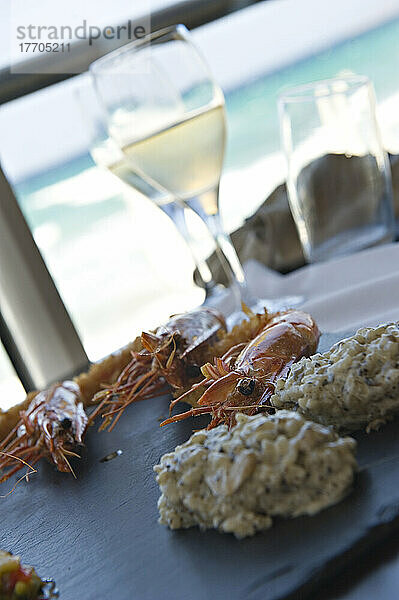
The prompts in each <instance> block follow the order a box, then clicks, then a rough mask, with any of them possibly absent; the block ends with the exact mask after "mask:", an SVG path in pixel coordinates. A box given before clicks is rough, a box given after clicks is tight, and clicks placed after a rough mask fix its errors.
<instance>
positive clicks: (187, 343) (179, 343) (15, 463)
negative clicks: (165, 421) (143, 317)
mask: <svg viewBox="0 0 399 600" xmlns="http://www.w3.org/2000/svg"><path fill="white" fill-rule="evenodd" d="M224 327H225V323H224V319H223V317H222V316H221V315H220V314H219V313H217V312H216V311H213V310H211V309H196V310H195V311H192V312H191V313H187V314H185V315H180V316H179V315H177V316H175V317H172V318H171V319H170V320H169V321H168V323H167V324H166V325H164V326H161V327H159V328H158V329H157V331H156V335H153V334H142V336H141V337H140V338H136V340H135V341H134V342H132V343H131V344H130V345H129V346H128V347H127V348H126V349H123V350H122V351H120V352H118V353H116V354H114V355H111V356H110V357H107V358H106V359H105V360H104V361H102V362H101V363H100V364H94V365H92V366H91V367H90V369H89V371H88V372H87V373H82V374H80V375H78V376H77V377H76V378H75V380H74V381H64V382H62V383H56V384H54V385H53V386H51V387H49V388H48V389H47V390H44V391H41V392H39V393H32V394H29V395H28V397H27V399H26V401H25V402H24V403H23V404H22V405H19V406H17V407H13V408H12V409H11V411H10V417H11V419H10V422H11V423H12V424H11V427H10V429H9V430H8V431H7V432H5V431H4V425H5V424H4V416H5V415H4V414H3V415H1V416H2V419H3V422H1V423H0V430H2V434H3V436H4V439H3V441H1V442H0V471H2V470H6V472H5V474H4V475H3V476H2V477H0V483H2V482H4V481H6V480H7V479H8V478H9V477H11V475H13V474H14V473H16V472H17V471H19V470H20V469H22V468H23V466H24V465H26V466H28V467H33V465H35V464H36V463H37V462H38V461H39V460H40V459H41V458H43V457H46V458H47V459H48V460H49V461H50V462H52V463H53V464H54V465H55V466H56V467H57V468H58V470H59V471H62V472H71V473H72V474H73V470H72V467H71V465H70V462H69V460H68V458H67V457H68V456H73V457H78V456H79V455H78V454H77V452H76V450H78V449H79V447H80V446H82V445H83V439H84V435H85V433H86V430H87V427H88V425H90V424H91V423H92V422H93V421H94V418H95V416H96V415H97V414H98V412H99V409H102V408H104V406H105V405H106V404H107V403H108V396H107V391H106V390H105V402H104V399H103V401H102V403H101V405H100V407H99V409H97V410H95V411H94V413H92V414H91V415H90V416H89V417H88V416H87V415H86V412H85V410H84V409H85V408H86V409H87V408H88V407H89V406H92V405H93V399H92V397H91V395H92V394H93V393H94V394H95V393H96V392H98V391H99V389H100V387H101V386H102V385H103V384H102V382H104V380H105V381H106V378H108V377H110V379H111V381H112V380H115V378H117V383H116V384H115V385H116V387H117V388H118V387H119V386H120V384H121V381H123V378H124V377H125V376H126V374H129V375H130V377H131V381H130V382H129V385H132V386H133V387H134V388H135V389H136V391H137V390H139V392H140V394H141V397H142V398H145V397H151V396H155V395H157V394H158V393H159V392H160V391H161V389H162V387H165V379H164V378H163V374H164V373H165V372H167V373H168V374H169V376H170V383H171V384H172V385H176V386H177V385H179V384H180V385H184V384H185V385H187V384H190V385H191V383H192V381H193V379H192V372H193V371H194V370H195V375H196V378H195V379H194V381H196V380H197V379H198V374H199V375H200V370H199V367H198V366H196V367H195V361H196V360H202V359H203V358H204V357H206V356H207V354H206V351H207V349H208V351H209V344H210V342H211V341H215V340H216V339H218V337H217V336H218V333H219V331H221V330H224ZM155 339H157V340H158V342H159V348H158V353H157V358H156V361H157V363H156V364H157V365H158V367H159V368H158V369H153V368H152V366H153V362H154V361H155V359H154V357H153V354H152V353H149V352H148V351H147V350H145V349H144V346H143V343H142V340H143V341H146V340H148V344H150V343H153V342H154V340H155ZM165 353H166V354H165ZM163 357H165V359H166V363H165V364H164V365H163V364H162V359H163ZM128 359H130V362H129V361H128ZM190 369H191V374H190ZM121 370H122V373H121V374H120V375H119V373H120V371H121ZM117 373H118V375H117ZM149 379H150V380H152V381H151V383H152V386H151V387H150V386H148V385H147V386H146V387H145V389H144V383H145V382H146V383H147V382H148V380H149ZM190 382H191V383H190ZM110 387H111V388H112V389H113V386H112V384H111V386H108V389H109V388H110ZM125 391H126V388H125ZM102 394H104V392H102ZM100 399H101V397H100V398H98V400H100ZM123 408H124V407H123ZM122 412H123V410H122V411H121V412H120V414H122ZM118 416H119V415H118Z"/></svg>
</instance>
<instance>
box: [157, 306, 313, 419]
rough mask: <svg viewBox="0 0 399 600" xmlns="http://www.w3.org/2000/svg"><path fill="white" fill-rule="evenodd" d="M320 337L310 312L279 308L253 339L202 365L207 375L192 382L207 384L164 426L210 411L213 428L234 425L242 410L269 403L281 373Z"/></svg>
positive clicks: (249, 412)
mask: <svg viewBox="0 0 399 600" xmlns="http://www.w3.org/2000/svg"><path fill="white" fill-rule="evenodd" d="M319 337H320V332H319V329H318V327H317V325H316V323H315V322H314V320H313V319H312V317H311V316H310V315H308V314H307V313H304V312H302V311H298V310H287V311H284V312H280V313H276V314H275V315H274V316H273V317H272V318H270V319H268V320H267V321H266V323H265V324H264V326H263V327H262V329H261V330H260V331H258V333H257V335H256V336H255V337H254V338H253V339H252V340H251V341H249V342H248V343H246V344H245V343H241V344H238V345H236V346H233V347H232V348H230V349H229V350H228V351H227V352H226V353H225V354H224V355H223V356H222V357H221V358H215V359H214V362H213V364H211V363H209V362H208V363H206V364H205V365H204V366H203V367H202V368H201V372H202V374H203V375H204V379H203V380H202V381H200V382H199V383H197V384H196V385H194V386H193V388H194V389H202V390H203V387H204V386H205V387H206V390H205V392H203V393H202V395H201V397H200V398H199V400H198V406H197V407H195V408H192V409H191V410H188V411H186V412H184V413H182V414H179V415H176V416H174V417H170V418H169V419H166V420H165V421H164V422H163V423H161V426H164V425H167V424H168V423H173V422H176V421H181V420H183V419H186V418H187V417H190V416H196V415H200V414H208V413H210V414H211V422H210V423H209V425H208V429H212V428H213V427H216V426H217V425H219V424H221V423H224V424H227V425H228V426H229V427H231V426H233V425H234V424H235V415H236V414H237V412H245V414H247V415H253V414H255V413H256V412H258V411H259V409H261V408H262V407H263V408H266V407H268V406H270V405H269V404H268V401H269V399H270V397H271V396H272V394H273V392H274V389H275V383H276V381H277V379H280V378H284V377H286V376H287V375H288V372H289V370H290V368H291V366H292V365H293V364H294V363H295V362H296V361H298V360H299V359H300V358H302V357H305V356H310V355H311V354H313V353H314V352H315V351H316V349H317V345H318V341H319ZM186 397H187V396H186V394H183V395H182V396H180V397H179V398H177V399H175V400H174V401H172V402H171V405H170V410H172V409H173V407H174V406H175V405H176V404H177V402H179V401H181V400H185V399H186Z"/></svg>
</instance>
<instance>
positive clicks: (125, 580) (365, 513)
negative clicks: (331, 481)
mask: <svg viewBox="0 0 399 600" xmlns="http://www.w3.org/2000/svg"><path fill="white" fill-rule="evenodd" d="M342 337H344V334H341V335H334V336H332V335H324V336H323V338H322V342H321V350H324V349H327V348H329V347H330V346H331V345H332V343H334V342H335V341H337V340H339V339H342ZM167 407H168V398H167V397H163V398H157V399H154V400H151V401H145V402H141V403H138V404H137V405H135V406H132V407H131V408H130V410H129V411H127V413H126V414H125V416H124V418H123V419H121V421H120V423H119V424H118V426H117V427H116V429H115V430H114V432H112V433H111V434H106V433H103V434H97V432H96V431H95V430H94V429H91V430H90V432H89V434H88V436H87V438H86V442H87V448H86V451H85V453H84V456H83V458H82V460H81V461H80V462H79V463H77V462H76V463H75V466H76V471H77V475H78V479H77V480H76V481H75V480H74V479H73V478H72V477H70V476H68V475H64V474H61V473H58V472H56V471H55V469H54V468H53V467H52V466H51V465H49V464H47V463H45V462H43V463H41V464H40V465H39V473H38V474H37V475H34V476H33V477H32V478H31V481H30V483H29V484H26V483H25V482H22V483H21V484H20V485H19V486H18V487H17V489H16V490H15V492H14V493H13V494H12V495H11V496H9V497H7V498H5V499H2V500H0V508H1V516H2V518H1V521H2V526H1V532H0V548H3V549H7V550H11V551H12V552H14V553H17V554H20V555H21V556H22V557H23V560H24V562H26V563H27V564H33V565H35V566H36V567H37V568H38V571H39V573H40V574H41V575H42V576H46V577H53V578H55V579H56V581H57V584H58V587H59V589H60V593H61V595H60V598H61V600H98V599H104V600H108V599H112V600H169V599H170V600H183V599H184V600H186V599H187V598H190V600H205V599H210V598H212V599H213V600H219V599H225V598H231V599H232V600H238V599H239V600H243V599H245V600H257V599H259V600H261V599H262V600H265V599H267V600H277V599H282V598H301V599H302V598H305V597H306V596H307V594H308V593H309V592H311V591H314V590H315V589H316V588H317V586H319V585H320V584H321V583H322V582H325V580H326V578H328V577H329V576H331V575H332V574H334V573H336V572H337V570H338V569H339V568H341V567H342V566H343V565H345V564H346V563H348V561H350V560H352V559H353V558H354V557H355V556H357V555H359V553H360V552H363V551H365V550H366V549H367V548H369V547H371V546H372V545H373V544H375V543H376V542H378V541H379V540H381V539H382V538H383V537H384V536H386V535H387V534H388V533H392V531H393V530H394V528H396V527H398V528H399V489H398V486H397V485H396V482H397V481H398V477H399V435H398V433H399V422H396V423H391V424H390V425H388V426H386V427H385V428H383V429H382V430H381V431H380V432H377V433H372V434H370V435H368V436H367V435H365V434H360V435H358V436H357V439H358V442H359V448H358V459H359V463H360V466H361V467H363V468H362V469H361V471H360V473H359V474H358V476H357V481H356V485H355V488H354V491H353V493H352V494H351V495H350V496H348V497H347V498H346V499H345V500H344V501H343V502H341V503H340V504H338V505H336V506H334V507H332V508H330V509H327V510H325V511H324V512H322V513H320V514H319V515H316V516H314V517H302V518H298V519H294V520H280V521H276V522H275V525H274V527H273V528H272V529H270V530H269V531H267V532H265V533H263V534H258V535H256V536H255V537H253V538H250V539H245V540H241V541H237V540H236V539H235V538H234V537H233V536H231V535H221V534H218V533H216V532H214V531H210V532H206V533H201V532H200V531H198V530H197V529H190V530H184V531H178V532H171V531H169V530H168V529H167V528H165V527H161V526H160V525H158V524H157V517H158V511H157V506H156V503H157V499H158V496H159V490H158V487H157V485H156V483H155V479H154V473H153V471H152V466H153V465H154V464H155V463H156V462H158V460H159V458H160V456H161V455H162V454H163V453H165V452H167V451H171V450H172V449H173V448H174V447H175V446H176V445H177V444H179V443H182V442H184V441H185V440H186V439H187V438H188V437H189V435H190V434H191V431H192V427H193V422H192V421H186V422H182V423H178V424H175V425H171V426H169V427H165V428H163V429H162V430H160V429H159V420H160V418H161V417H164V416H165V415H166V413H167ZM204 422H205V421H204ZM199 425H200V420H199V419H197V420H196V421H195V427H198V426H199ZM117 449H121V450H122V451H123V454H122V455H121V456H119V457H117V458H116V459H114V460H112V461H110V462H106V463H100V462H99V461H100V459H101V458H103V457H104V456H105V455H107V454H108V453H110V452H112V451H115V450H117ZM367 465H369V466H367ZM365 466H366V468H364V467H365ZM3 488H4V486H3Z"/></svg>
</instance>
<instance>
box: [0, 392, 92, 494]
mask: <svg viewBox="0 0 399 600" xmlns="http://www.w3.org/2000/svg"><path fill="white" fill-rule="evenodd" d="M87 423H88V418H87V415H86V413H85V411H84V408H83V404H82V402H81V396H80V390H79V386H78V385H77V384H76V383H75V382H73V381H64V382H63V383H57V384H55V385H53V386H51V387H50V388H49V389H48V390H44V391H43V392H39V393H38V394H37V395H36V396H35V397H34V398H33V400H32V401H31V403H30V405H29V407H28V408H27V410H25V411H22V412H21V413H20V420H19V422H18V423H17V424H16V426H15V427H14V429H12V431H11V432H10V433H9V435H8V436H7V437H6V438H5V439H4V440H3V441H2V443H1V444H0V456H1V460H0V470H4V469H7V471H6V473H5V474H4V475H3V476H2V477H1V478H0V483H2V482H4V481H6V480H7V479H9V477H11V475H13V474H14V473H16V472H17V471H19V470H20V469H22V468H23V466H24V465H28V466H30V467H33V465H35V464H36V463H37V462H38V461H39V460H40V459H41V458H44V457H45V458H47V459H48V460H49V461H50V462H52V463H53V464H54V465H55V466H56V467H57V469H58V470H59V471H62V472H64V473H66V472H70V473H72V474H74V473H73V470H72V467H71V465H70V462H69V460H68V457H71V456H74V457H79V455H78V454H77V452H76V450H77V449H78V448H79V446H81V445H82V443H83V437H84V434H85V432H86V428H87Z"/></svg>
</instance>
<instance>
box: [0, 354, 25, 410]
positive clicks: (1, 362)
mask: <svg viewBox="0 0 399 600" xmlns="http://www.w3.org/2000/svg"><path fill="white" fill-rule="evenodd" d="M25 396H26V394H25V390H24V388H23V387H22V385H21V382H20V381H19V379H18V377H17V375H16V373H15V371H14V369H13V366H12V364H11V363H10V360H9V358H8V356H7V354H6V352H5V350H4V348H3V346H2V344H0V409H1V410H7V409H8V408H10V406H14V404H18V403H19V402H22V400H23V399H24V398H25Z"/></svg>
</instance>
